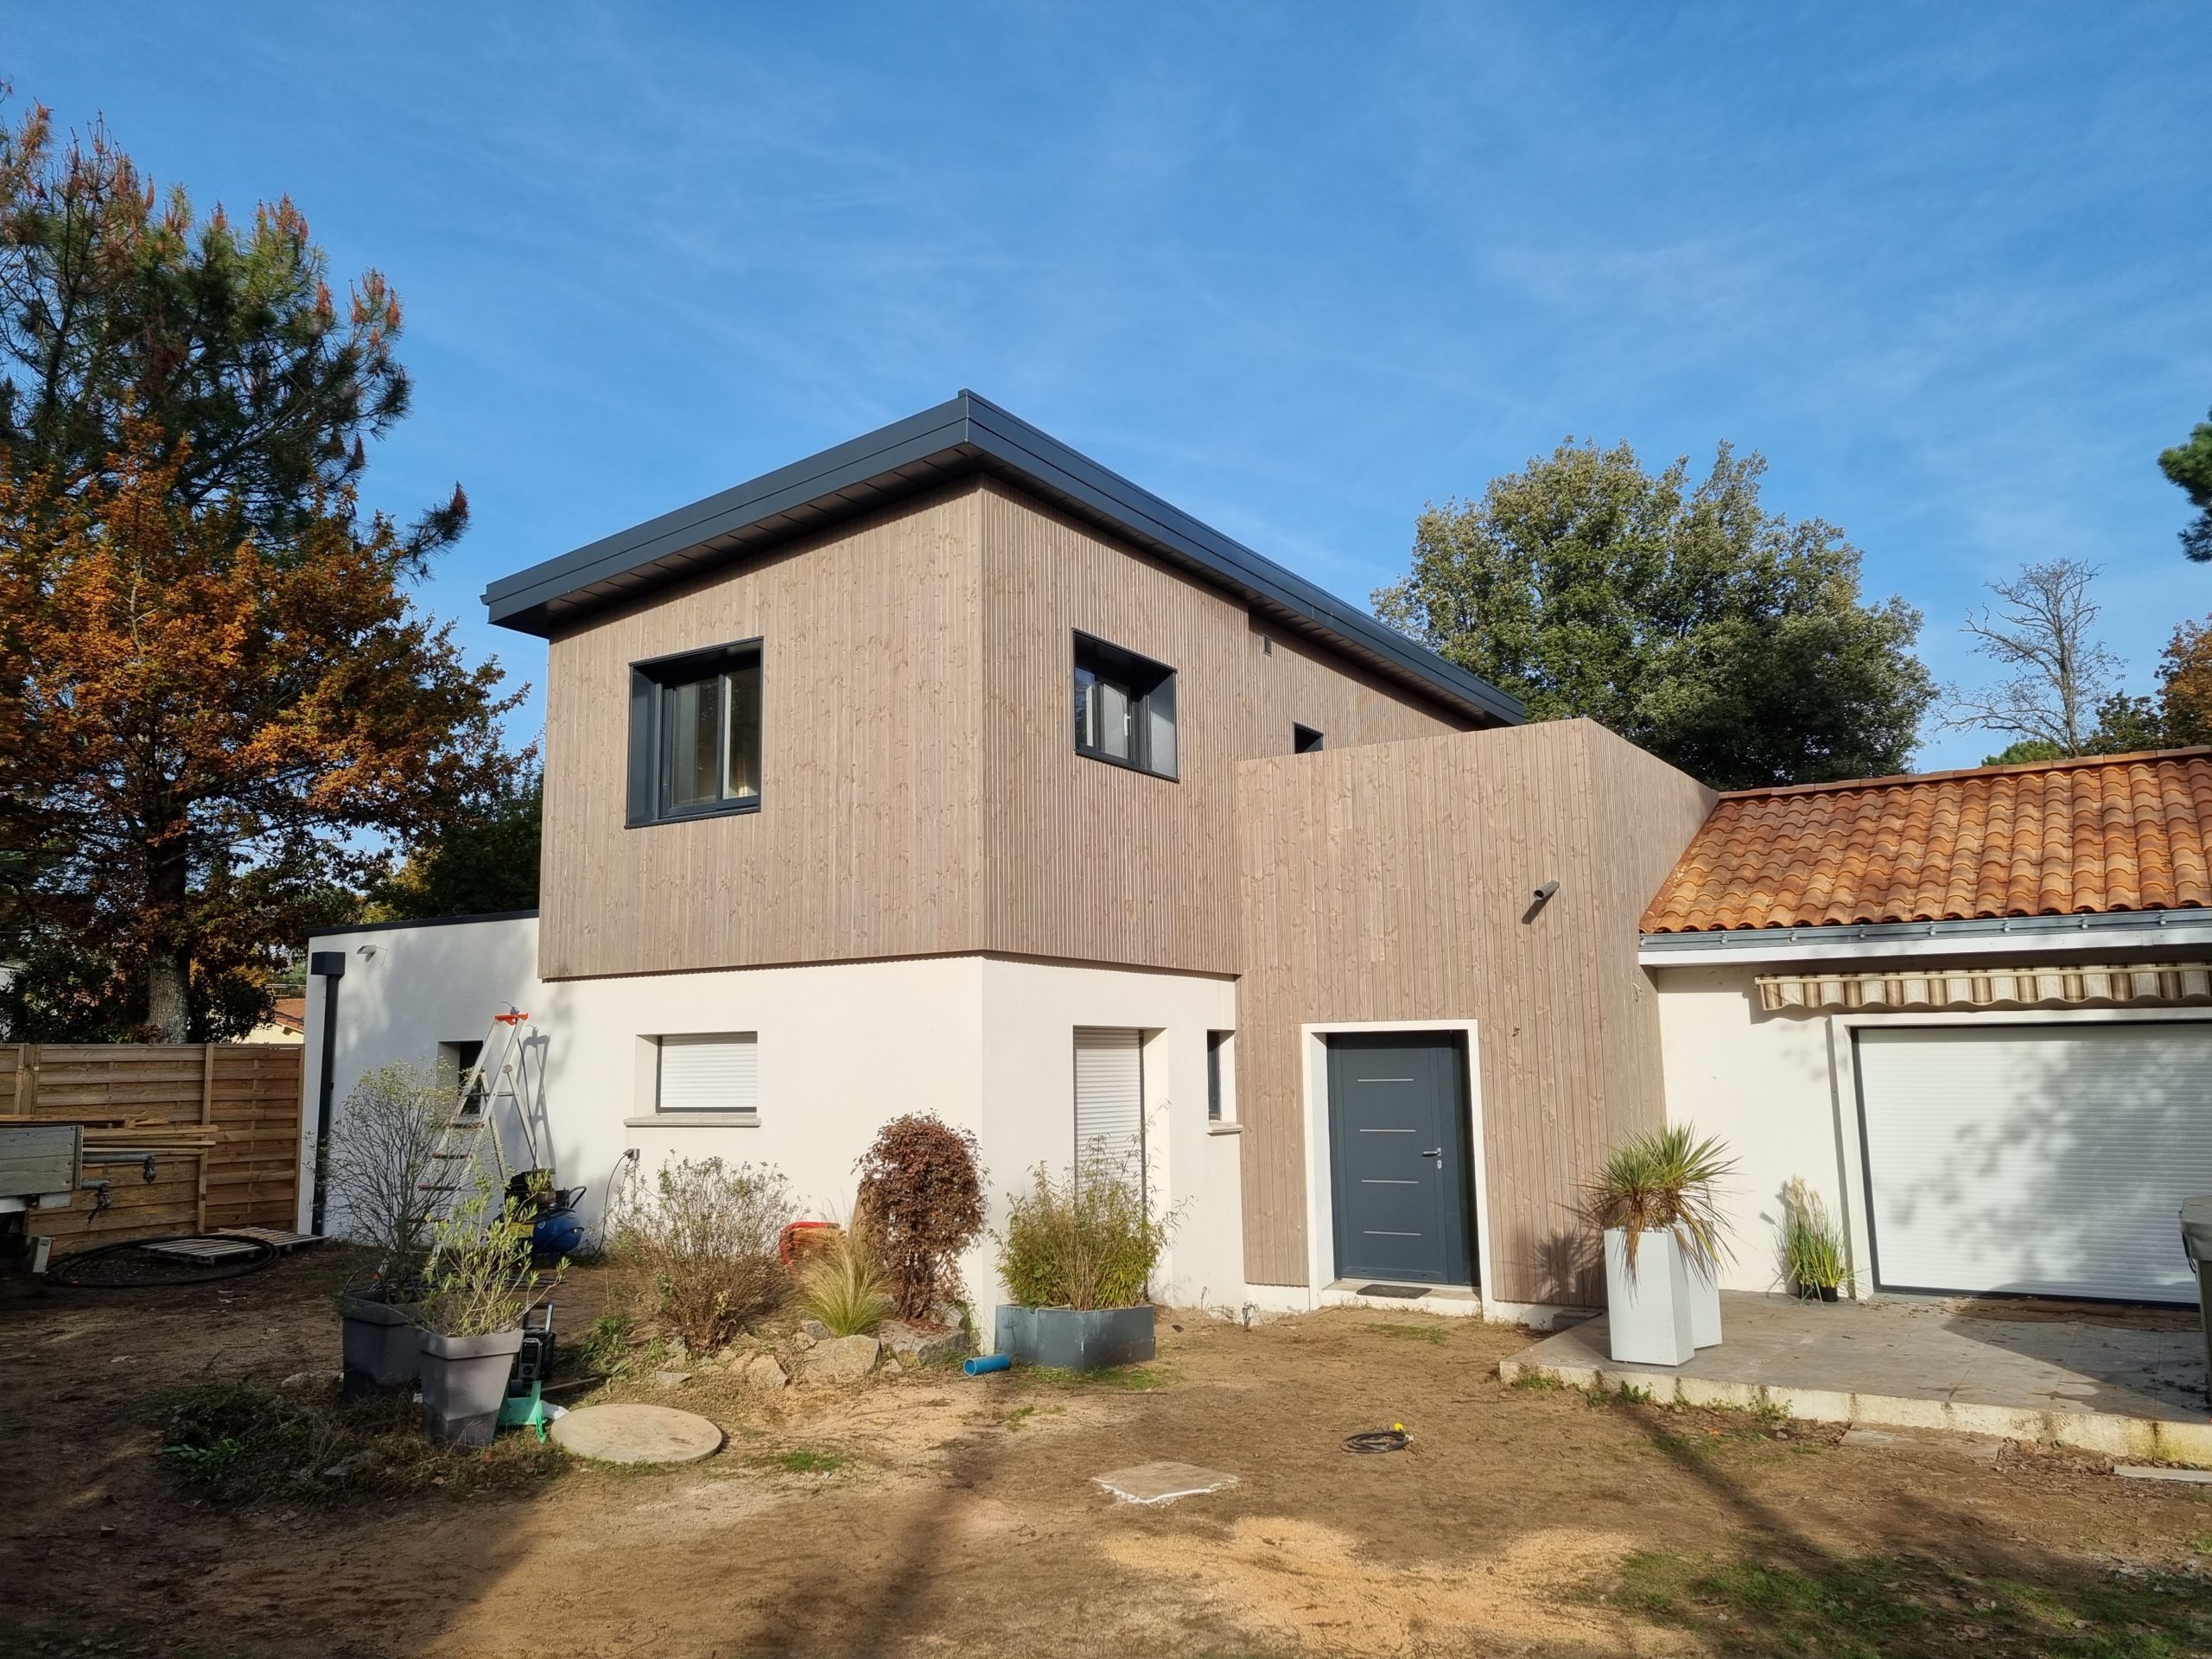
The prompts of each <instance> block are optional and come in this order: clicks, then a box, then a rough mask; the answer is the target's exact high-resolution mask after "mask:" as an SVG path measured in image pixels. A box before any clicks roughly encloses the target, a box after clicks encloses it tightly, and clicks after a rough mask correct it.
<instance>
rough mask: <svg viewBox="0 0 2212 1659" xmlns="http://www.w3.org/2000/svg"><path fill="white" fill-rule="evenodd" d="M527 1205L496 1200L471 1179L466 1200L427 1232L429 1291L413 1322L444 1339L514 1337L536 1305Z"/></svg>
mask: <svg viewBox="0 0 2212 1659" xmlns="http://www.w3.org/2000/svg"><path fill="white" fill-rule="evenodd" d="M531 1214H532V1212H531V1210H530V1208H529V1206H527V1205H524V1204H522V1203H520V1202H518V1201H517V1200H515V1199H512V1198H500V1197H499V1193H498V1191H497V1189H496V1188H494V1187H493V1185H492V1178H491V1177H490V1176H488V1175H486V1174H485V1173H483V1172H482V1171H479V1172H478V1173H477V1177H476V1188H475V1191H474V1192H473V1193H471V1194H470V1196H469V1198H468V1200H467V1202H466V1203H464V1204H462V1205H460V1206H459V1207H458V1208H456V1209H455V1210H454V1212H453V1213H452V1214H451V1215H450V1216H447V1217H443V1218H442V1219H441V1220H440V1221H439V1222H438V1223H437V1224H436V1226H435V1228H434V1229H433V1241H434V1242H433V1243H432V1244H431V1247H430V1261H429V1267H428V1268H425V1269H424V1279H425V1281H426V1283H427V1285H428V1287H429V1289H428V1291H427V1293H426V1294H424V1296H423V1300H422V1301H421V1303H420V1304H418V1305H417V1307H416V1313H415V1318H416V1319H418V1320H419V1321H420V1322H421V1324H422V1325H423V1329H424V1330H426V1331H435V1332H437V1333H438V1334H439V1335H440V1336H445V1337H484V1336H490V1335H492V1334H493V1332H500V1331H512V1330H514V1329H516V1328H517V1327H518V1326H519V1325H521V1324H522V1321H523V1315H524V1314H525V1313H528V1312H529V1311H530V1310H531V1308H532V1307H534V1306H537V1300H538V1294H539V1289H538V1287H539V1278H538V1275H537V1273H535V1272H534V1271H532V1270H531V1265H530V1263H531Z"/></svg>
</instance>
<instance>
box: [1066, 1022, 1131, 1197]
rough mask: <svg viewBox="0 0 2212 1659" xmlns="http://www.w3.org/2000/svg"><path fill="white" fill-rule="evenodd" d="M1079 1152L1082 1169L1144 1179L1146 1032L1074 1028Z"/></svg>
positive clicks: (1105, 1028) (1077, 1151)
mask: <svg viewBox="0 0 2212 1659" xmlns="http://www.w3.org/2000/svg"><path fill="white" fill-rule="evenodd" d="M1075 1157H1076V1164H1077V1168H1078V1169H1079V1170H1084V1171H1088V1170H1094V1169H1095V1170H1099V1171H1102V1172H1103V1171H1111V1172H1113V1173H1116V1174H1117V1175H1121V1176H1122V1177H1124V1178H1126V1179H1131V1180H1135V1181H1136V1182H1138V1183H1139V1184H1141V1183H1142V1181H1143V1179H1144V1033H1142V1032H1141V1031H1135V1030H1128V1029H1122V1028H1119V1027H1104V1026H1077V1027H1076V1033H1075Z"/></svg>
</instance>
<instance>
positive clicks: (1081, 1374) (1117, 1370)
mask: <svg viewBox="0 0 2212 1659" xmlns="http://www.w3.org/2000/svg"><path fill="white" fill-rule="evenodd" d="M1014 1375H1015V1376H1018V1377H1020V1378H1021V1379H1022V1380H1023V1381H1024V1382H1027V1383H1043V1384H1044V1385H1045V1386H1046V1387H1047V1388H1053V1389H1108V1390H1118V1391H1120V1392H1122V1393H1128V1394H1149V1393H1151V1392H1152V1391H1153V1390H1154V1389H1164V1388H1166V1387H1167V1386H1168V1385H1169V1384H1170V1383H1173V1382H1174V1381H1175V1380H1176V1376H1177V1373H1176V1370H1175V1368H1174V1367H1173V1365H1162V1364H1159V1363H1152V1364H1147V1365H1116V1366H1115V1367H1113V1368H1112V1369H1111V1370H1103V1371H1061V1370H1052V1369H1050V1368H1049V1367H1046V1366H1037V1365H1017V1366H1015V1367H1014Z"/></svg>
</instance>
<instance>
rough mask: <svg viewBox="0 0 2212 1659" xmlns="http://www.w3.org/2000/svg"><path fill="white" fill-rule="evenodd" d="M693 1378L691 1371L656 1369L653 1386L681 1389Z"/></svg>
mask: <svg viewBox="0 0 2212 1659" xmlns="http://www.w3.org/2000/svg"><path fill="white" fill-rule="evenodd" d="M690 1380H691V1373H690V1372H689V1371H655V1372H654V1373H653V1386H654V1387H655V1388H657V1389H680V1388H682V1387H683V1385H684V1384H685V1383H689V1382H690Z"/></svg>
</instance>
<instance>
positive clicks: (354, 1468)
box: [322, 1446, 384, 1480]
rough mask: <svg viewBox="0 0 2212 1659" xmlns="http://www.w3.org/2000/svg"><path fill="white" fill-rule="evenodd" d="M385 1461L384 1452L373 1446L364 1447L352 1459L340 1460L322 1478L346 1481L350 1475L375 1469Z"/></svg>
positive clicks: (323, 1473) (325, 1471)
mask: <svg viewBox="0 0 2212 1659" xmlns="http://www.w3.org/2000/svg"><path fill="white" fill-rule="evenodd" d="M383 1461H384V1453H383V1452H379V1451H378V1450H377V1449H376V1447H374V1446H364V1447H363V1448H362V1449H361V1450H360V1451H359V1452H355V1453H354V1454H353V1456H352V1457H350V1458H340V1459H338V1461H337V1462H335V1463H334V1464H332V1465H330V1467H329V1468H327V1469H326V1470H324V1471H322V1478H324V1479H325V1480H344V1479H345V1478H346V1477H347V1476H348V1475H357V1474H359V1473H360V1471H362V1470H364V1469H373V1468H375V1467H376V1466H377V1465H378V1464H380V1463H382V1462H383Z"/></svg>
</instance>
